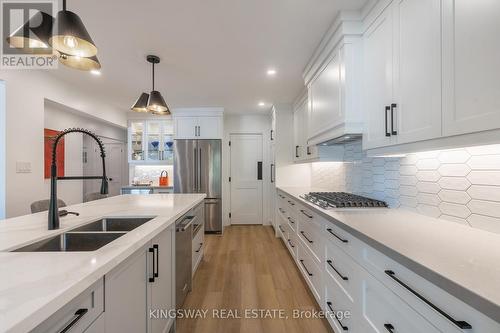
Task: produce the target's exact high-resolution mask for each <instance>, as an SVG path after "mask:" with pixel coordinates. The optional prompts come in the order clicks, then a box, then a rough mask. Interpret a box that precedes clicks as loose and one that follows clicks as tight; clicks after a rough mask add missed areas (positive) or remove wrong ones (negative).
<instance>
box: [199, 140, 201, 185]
mask: <svg viewBox="0 0 500 333" xmlns="http://www.w3.org/2000/svg"><path fill="white" fill-rule="evenodd" d="M198 192H201V148H200V152H199V158H198Z"/></svg>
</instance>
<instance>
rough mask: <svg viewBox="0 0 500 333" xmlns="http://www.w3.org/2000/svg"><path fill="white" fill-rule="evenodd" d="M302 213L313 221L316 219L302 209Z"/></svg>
mask: <svg viewBox="0 0 500 333" xmlns="http://www.w3.org/2000/svg"><path fill="white" fill-rule="evenodd" d="M300 212H301V213H302V214H304V215H305V216H307V217H308V218H310V219H312V218H313V217H314V216H312V215H309V214H307V213H306V212H305V211H304V210H303V209H301V210H300Z"/></svg>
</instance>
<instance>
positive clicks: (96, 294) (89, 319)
mask: <svg viewBox="0 0 500 333" xmlns="http://www.w3.org/2000/svg"><path fill="white" fill-rule="evenodd" d="M103 311H104V282H103V279H100V280H99V281H97V282H96V283H95V284H94V285H93V286H91V287H90V288H88V289H87V290H85V291H84V292H83V293H81V294H80V295H79V296H77V297H76V298H75V299H74V300H72V301H71V302H69V303H68V304H66V305H65V306H64V307H63V308H62V309H60V310H59V311H57V312H56V313H55V314H53V315H52V316H51V317H50V318H49V319H47V320H46V321H45V322H43V323H42V324H40V325H39V326H38V327H37V328H35V329H34V330H33V331H32V332H36V333H53V332H61V331H63V330H64V329H65V328H66V329H68V330H67V332H68V333H69V332H71V333H77V332H84V331H85V330H86V329H87V328H88V327H89V326H90V325H91V324H92V323H93V322H94V321H95V320H96V319H97V317H99V315H100V314H101V313H103Z"/></svg>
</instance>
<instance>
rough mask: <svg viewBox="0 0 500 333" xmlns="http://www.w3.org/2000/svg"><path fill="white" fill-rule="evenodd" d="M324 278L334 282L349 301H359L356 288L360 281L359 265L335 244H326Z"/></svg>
mask: <svg viewBox="0 0 500 333" xmlns="http://www.w3.org/2000/svg"><path fill="white" fill-rule="evenodd" d="M324 265H325V267H326V273H325V279H326V280H329V281H331V282H332V283H334V284H335V285H336V286H337V287H338V288H339V290H340V291H342V292H343V293H344V296H345V297H346V298H348V299H349V300H350V301H351V302H359V301H361V300H360V299H357V298H359V297H358V293H357V290H358V289H357V288H359V285H360V283H361V281H360V279H359V271H360V269H361V268H360V267H359V266H358V264H356V263H355V262H354V260H353V259H352V258H351V257H349V256H348V255H347V254H346V253H345V252H344V251H342V250H341V249H339V248H338V247H336V246H335V245H327V246H326V257H325V263H324Z"/></svg>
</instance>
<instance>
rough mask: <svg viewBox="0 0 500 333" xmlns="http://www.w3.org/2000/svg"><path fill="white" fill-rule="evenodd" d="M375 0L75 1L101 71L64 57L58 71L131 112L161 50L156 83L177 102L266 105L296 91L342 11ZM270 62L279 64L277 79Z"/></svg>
mask: <svg viewBox="0 0 500 333" xmlns="http://www.w3.org/2000/svg"><path fill="white" fill-rule="evenodd" d="M366 1H367V0H140V1H139V0H135V1H132V0H122V1H118V0H111V1H103V0H80V1H76V0H69V1H68V9H69V10H72V11H75V12H76V13H78V14H79V15H80V17H81V18H82V20H83V21H84V23H85V25H86V27H87V29H88V31H89V33H90V34H91V36H92V37H93V39H94V42H95V43H96V44H97V47H98V49H99V53H98V57H99V59H100V61H101V64H102V66H103V68H102V75H101V76H99V77H97V76H93V75H90V74H88V73H85V72H79V71H76V70H70V69H67V68H65V67H64V66H63V65H60V67H59V69H58V70H57V71H53V74H54V75H56V76H58V77H61V78H63V79H64V80H67V81H69V82H70V83H72V84H74V85H76V88H79V87H81V88H84V89H85V90H90V91H91V92H92V93H93V94H94V95H95V96H96V97H98V98H105V99H106V100H107V101H108V102H109V103H110V104H112V105H115V106H118V107H120V108H123V109H124V112H125V111H127V110H128V108H129V107H130V105H131V104H132V103H133V102H134V101H135V99H136V98H137V97H138V96H139V93H140V92H142V91H145V92H149V90H151V67H150V65H149V64H148V63H146V61H145V56H146V55H147V54H156V55H158V56H160V58H161V63H160V64H159V65H158V66H156V88H157V90H160V91H161V93H162V94H163V95H164V97H165V99H166V101H167V103H168V104H169V105H170V107H173V108H175V107H197V106H222V107H224V108H225V109H226V112H230V113H249V112H251V113H254V112H262V110H263V108H260V107H258V106H257V103H258V102H259V101H265V102H266V103H268V105H270V104H272V103H289V102H292V101H293V100H294V99H295V98H296V97H297V95H298V94H299V93H300V91H301V89H302V88H303V80H302V70H303V68H304V67H305V65H306V63H307V61H308V60H309V58H310V57H311V55H312V53H313V51H314V49H315V48H316V46H317V45H318V43H319V41H320V40H321V37H322V36H323V34H324V33H325V32H326V30H327V29H328V28H329V26H330V24H331V23H332V22H333V19H334V18H335V16H336V15H337V13H338V12H339V10H355V9H359V8H361V7H362V6H363V5H364V4H365V3H366ZM271 67H273V68H276V69H277V71H278V73H277V75H276V77H275V78H272V79H271V78H268V77H267V75H266V70H267V69H268V68H271ZM267 108H268V107H267Z"/></svg>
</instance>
